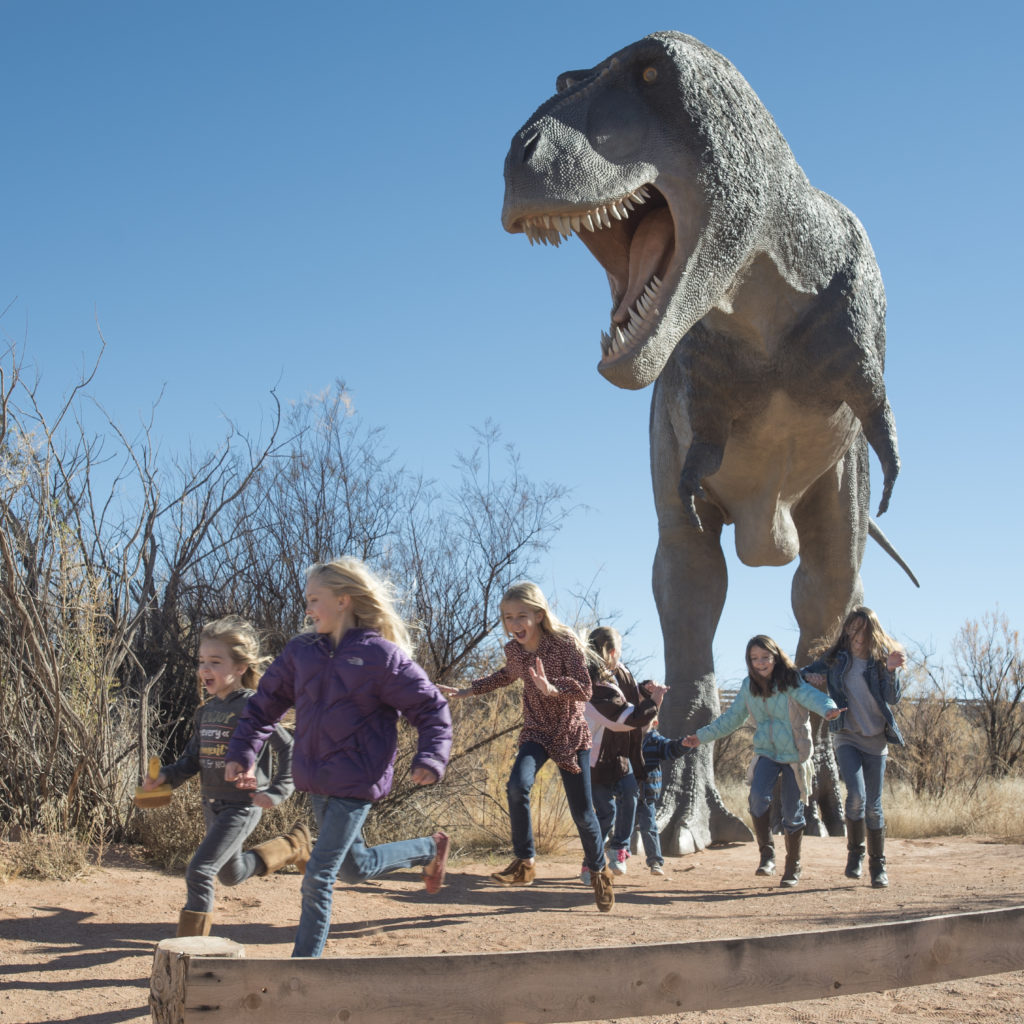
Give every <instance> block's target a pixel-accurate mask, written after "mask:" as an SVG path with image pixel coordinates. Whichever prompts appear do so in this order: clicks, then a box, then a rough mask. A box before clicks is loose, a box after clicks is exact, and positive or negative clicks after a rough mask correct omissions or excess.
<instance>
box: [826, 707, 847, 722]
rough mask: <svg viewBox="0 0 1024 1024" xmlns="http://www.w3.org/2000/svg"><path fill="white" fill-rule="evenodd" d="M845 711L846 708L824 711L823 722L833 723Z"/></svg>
mask: <svg viewBox="0 0 1024 1024" xmlns="http://www.w3.org/2000/svg"><path fill="white" fill-rule="evenodd" d="M845 710H846V708H833V709H832V710H831V711H826V712H825V721H826V722H834V721H835V720H836V719H837V718H838V717H839V716H840V715H841V714H842V713H843V712H844V711H845Z"/></svg>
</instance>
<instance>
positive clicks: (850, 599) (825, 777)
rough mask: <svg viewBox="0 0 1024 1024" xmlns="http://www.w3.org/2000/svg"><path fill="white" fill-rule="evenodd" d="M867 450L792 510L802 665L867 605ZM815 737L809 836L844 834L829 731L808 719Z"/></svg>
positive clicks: (861, 446)
mask: <svg viewBox="0 0 1024 1024" xmlns="http://www.w3.org/2000/svg"><path fill="white" fill-rule="evenodd" d="M868 472H869V469H868V449H867V444H866V443H865V440H864V437H863V435H858V437H857V440H856V441H854V443H853V444H852V445H851V446H850V450H849V451H848V452H847V453H846V455H845V456H844V457H843V461H842V462H841V463H839V464H838V465H837V466H836V467H835V468H834V469H833V470H831V471H829V472H828V473H826V474H825V475H824V476H823V477H822V478H821V479H820V480H819V481H818V482H817V483H816V484H815V485H814V487H813V488H812V489H811V490H810V491H809V492H808V493H807V495H805V497H804V498H803V500H802V501H801V502H800V506H799V508H797V509H796V510H794V514H793V521H794V523H795V524H796V527H797V531H798V533H799V536H800V565H799V567H798V568H797V571H796V574H795V575H794V577H793V592H792V597H793V614H794V615H795V616H796V621H797V624H798V625H799V626H800V641H799V644H798V646H797V652H796V655H797V664H798V665H806V664H807V662H808V661H809V660H810V658H809V656H808V655H809V651H810V647H811V645H812V644H813V643H814V642H815V641H816V640H817V639H819V638H821V637H823V636H825V635H826V634H827V633H828V632H829V630H831V629H832V627H833V626H834V625H835V624H836V622H837V620H841V619H842V618H844V617H845V615H846V613H847V612H848V611H849V610H850V609H851V608H852V607H853V606H854V605H856V604H859V603H860V602H861V600H862V599H863V587H862V585H861V579H860V566H861V561H862V560H863V558H864V546H865V544H866V542H867V536H868V522H869V514H868V512H869V500H870V494H869V475H868ZM811 727H812V731H813V733H814V737H815V739H814V771H815V778H814V791H813V793H812V798H811V801H810V803H809V805H808V813H807V834H808V835H822V834H828V835H832V836H841V835H843V833H844V827H843V817H844V815H843V807H842V801H841V798H840V790H839V772H838V769H837V767H836V762H835V757H834V755H833V753H832V744H831V742H830V740H829V737H828V729H827V727H826V725H825V723H824V722H823V721H822V719H820V718H819V717H818V716H816V715H812V716H811Z"/></svg>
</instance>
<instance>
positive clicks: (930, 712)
mask: <svg viewBox="0 0 1024 1024" xmlns="http://www.w3.org/2000/svg"><path fill="white" fill-rule="evenodd" d="M895 713H896V718H897V721H898V722H899V726H900V731H901V732H902V733H903V738H904V740H905V742H906V745H905V746H904V747H890V748H889V753H890V757H889V761H888V765H887V771H888V772H889V773H890V775H891V777H892V779H894V780H900V781H902V782H905V783H906V784H907V785H908V786H909V787H910V788H911V789H912V790H913V792H914V793H915V794H917V795H918V796H941V795H942V794H943V793H946V792H947V791H949V790H951V789H957V788H962V787H963V786H964V785H967V784H970V783H972V782H973V781H974V780H975V779H977V778H978V776H979V774H981V772H982V771H984V767H985V764H984V735H983V734H982V733H981V731H980V730H978V729H977V728H975V727H974V726H972V725H971V723H970V722H969V721H968V719H967V717H966V716H965V715H964V713H963V708H962V707H961V706H960V705H959V704H958V703H957V701H956V700H954V699H953V698H952V697H949V696H947V695H946V694H945V693H942V692H939V691H935V692H929V693H925V694H923V695H919V696H917V695H911V696H909V697H905V698H904V699H903V700H902V701H901V702H900V703H899V704H898V705H896V708H895Z"/></svg>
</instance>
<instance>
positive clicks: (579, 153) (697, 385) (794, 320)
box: [502, 32, 916, 855]
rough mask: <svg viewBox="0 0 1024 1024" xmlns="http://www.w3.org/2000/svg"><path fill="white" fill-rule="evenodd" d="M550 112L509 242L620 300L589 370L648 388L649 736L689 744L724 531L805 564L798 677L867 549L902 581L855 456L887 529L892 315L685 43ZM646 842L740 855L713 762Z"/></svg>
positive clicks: (743, 546) (694, 756) (728, 87)
mask: <svg viewBox="0 0 1024 1024" xmlns="http://www.w3.org/2000/svg"><path fill="white" fill-rule="evenodd" d="M556 89H557V91H556V94H555V96H553V97H552V98H551V99H549V100H548V101H547V102H546V103H544V104H543V105H542V106H541V107H540V108H539V109H538V110H537V111H536V113H535V114H534V115H533V116H532V117H531V118H530V119H529V120H528V121H527V122H526V124H525V126H524V127H523V128H521V129H520V130H519V132H518V133H517V134H516V136H515V138H514V139H513V141H512V145H511V148H510V150H509V153H508V156H507V157H506V160H505V203H504V209H503V212H502V223H503V225H504V227H505V229H506V230H507V231H510V232H514V233H515V232H522V233H524V234H525V235H526V236H527V237H528V238H529V240H530V241H531V243H534V242H540V243H544V244H552V245H558V244H559V243H560V242H561V241H563V240H564V239H566V238H568V237H570V236H571V235H573V234H575V235H578V236H579V238H580V239H581V240H582V241H583V243H584V244H585V245H586V246H587V248H588V249H589V250H590V251H591V253H592V254H593V255H594V256H595V257H596V259H597V261H598V262H599V263H600V264H601V266H602V267H603V268H604V270H605V272H606V273H607V275H608V281H609V284H610V286H611V293H612V310H611V321H610V325H609V327H608V330H606V331H602V334H601V359H600V362H599V363H598V367H597V368H598V371H599V372H600V373H601V374H602V375H603V376H604V377H606V378H607V379H608V380H609V381H611V383H612V384H614V385H616V386H617V387H621V388H630V389H637V388H644V387H647V386H648V385H649V384H653V385H654V390H653V396H652V403H651V421H650V437H651V474H652V478H653V484H654V499H655V506H656V509H657V514H658V548H657V553H656V555H655V559H654V571H653V585H654V595H655V600H656V602H657V606H658V613H659V617H660V620H661V628H662V634H663V637H664V644H665V674H666V682H667V683H669V684H670V686H671V687H672V688H671V690H670V691H669V696H668V698H666V703H665V706H664V707H663V709H662V715H661V718H662V722H663V728H664V731H666V732H667V733H668V734H670V735H684V734H686V733H690V732H693V731H694V730H695V729H696V728H697V727H698V726H701V725H703V724H705V723H706V722H708V721H710V720H711V718H712V717H714V715H715V714H716V713H717V710H718V707H719V704H718V694H717V689H716V686H715V675H714V663H713V657H712V643H713V639H714V635H715V630H716V628H717V626H718V620H719V617H720V615H721V612H722V607H723V604H724V601H725V593H726V565H725V559H724V557H723V553H722V547H721V534H722V527H723V526H725V525H727V524H733V525H734V527H735V543H736V551H737V554H738V556H739V558H740V559H741V561H743V562H744V563H745V564H747V565H785V564H787V563H789V562H791V561H792V560H793V559H794V558H796V557H797V556H798V555H799V559H800V560H799V566H798V568H797V570H796V573H795V576H794V579H793V588H792V603H793V611H794V614H795V616H796V620H797V623H798V624H799V627H800V640H799V646H798V648H797V658H798V660H799V661H800V662H801V663H804V659H805V658H806V656H807V653H808V648H809V646H810V644H811V643H812V641H813V640H814V639H816V638H818V637H820V636H822V635H824V634H825V633H826V631H827V630H828V629H829V628H830V627H831V626H832V625H833V624H834V623H835V621H836V620H837V619H838V618H840V617H842V616H843V615H845V613H846V612H847V611H848V610H849V609H850V608H851V607H852V606H853V605H854V604H857V603H859V602H860V601H861V599H862V586H861V580H860V566H861V561H862V558H863V555H864V547H865V543H866V539H867V537H868V536H872V537H873V538H874V539H875V540H877V541H878V542H879V543H880V544H881V545H882V546H883V547H884V548H885V550H886V551H888V552H889V554H890V555H892V556H893V557H894V558H896V560H897V561H899V562H900V564H901V565H902V566H903V568H904V569H905V570H906V571H907V572H908V574H909V573H910V570H909V569H908V568H907V566H906V565H905V564H904V563H903V562H902V560H901V559H900V558H899V556H898V555H897V554H896V552H895V551H894V550H893V548H892V546H891V545H890V544H889V543H888V541H887V540H886V538H885V537H884V535H883V534H882V533H881V531H880V530H879V529H878V527H877V525H876V524H875V523H874V522H873V520H872V519H871V518H870V515H869V508H868V501H869V465H868V445H870V446H871V448H872V449H874V451H875V453H876V454H877V456H878V458H879V460H880V462H881V466H882V473H883V483H882V497H881V502H880V504H879V507H878V514H879V515H881V513H882V512H884V511H885V509H886V507H887V505H888V504H889V498H890V494H891V492H892V488H893V483H894V482H895V480H896V475H897V473H898V472H899V465H900V462H899V455H898V453H897V447H896V429H895V424H894V420H893V415H892V410H891V409H890V407H889V402H888V400H887V398H886V393H885V383H884V380H883V368H884V357H885V293H884V290H883V287H882V279H881V276H880V274H879V270H878V266H877V264H876V262H875V256H874V253H873V251H872V249H871V245H870V243H869V242H868V239H867V235H866V234H865V232H864V229H863V227H862V226H861V224H860V222H859V221H858V220H857V218H856V217H855V216H854V215H853V214H852V213H851V212H850V211H849V210H847V209H846V208H845V207H844V206H842V205H841V204H840V203H838V202H837V201H836V200H835V199H833V198H832V197H830V196H828V195H825V194H824V193H823V192H819V191H818V190H817V189H815V188H813V187H812V186H811V185H810V183H809V182H808V180H807V178H806V176H805V175H804V173H803V171H802V170H801V169H800V167H799V165H798V164H797V162H796V160H795V159H794V157H793V154H792V152H791V151H790V148H789V146H788V145H787V143H786V141H785V139H784V138H783V137H782V134H781V133H780V131H779V129H778V128H777V127H776V125H775V122H774V121H773V120H772V117H771V115H770V114H769V113H768V111H767V110H766V109H765V108H764V106H763V105H762V103H761V101H760V100H759V99H758V98H757V96H756V95H755V93H754V91H753V90H752V89H751V87H750V86H749V85H748V84H747V82H746V80H745V79H744V78H743V77H742V76H741V75H740V74H739V72H738V71H737V70H736V69H735V68H734V67H733V65H732V64H730V63H729V61H727V60H726V59H725V58H724V57H722V56H721V55H720V54H718V53H716V52H715V51H714V50H711V49H709V48H708V47H706V46H704V45H703V44H702V43H700V42H699V41H698V40H696V39H694V38H693V37H691V36H686V35H682V34H680V33H676V32H658V33H655V34H653V35H650V36H647V37H646V38H644V39H641V40H640V41H639V42H636V43H634V44H632V45H631V46H627V47H626V48H625V49H622V50H620V51H619V52H618V53H616V54H614V55H613V56H611V57H609V58H608V59H607V60H605V61H603V62H602V63H600V64H598V65H597V66H596V67H594V68H591V69H590V70H587V71H569V72H566V73H564V74H562V75H560V76H559V77H558V80H557V85H556ZM912 578H913V577H912ZM915 583H916V580H915ZM757 629H758V625H757V623H751V634H753V633H755V632H757ZM818 725H819V727H820V722H819V723H818ZM817 746H818V751H819V753H818V755H817V757H818V763H817V765H816V767H817V769H818V771H817V786H816V796H817V797H818V801H817V803H818V805H819V809H820V810H821V813H822V818H823V820H824V823H825V826H826V827H827V829H828V831H829V832H830V833H831V834H838V835H841V834H842V833H843V823H842V810H841V807H840V806H839V800H838V779H837V773H836V770H835V762H834V760H833V759H832V754H831V749H830V748H829V745H828V744H821V743H819V744H818V745H817ZM816 823H819V824H820V822H816ZM813 824H815V823H812V820H811V819H810V818H809V829H808V831H809V832H812V833H813V832H815V831H818V829H817V828H815V827H813ZM659 826H660V828H661V832H662V836H663V840H664V844H665V849H666V851H667V852H669V853H673V854H677V855H678V854H682V853H687V852H692V851H694V850H697V849H701V848H702V847H704V846H706V845H707V844H708V843H711V842H728V841H736V840H745V839H749V838H750V832H749V830H748V829H747V827H746V825H744V824H743V823H742V822H741V821H740V820H739V819H738V818H736V817H735V816H734V815H732V814H731V813H730V812H729V811H728V810H727V809H726V808H725V807H724V805H723V804H722V801H721V799H720V797H719V795H718V792H717V789H716V787H715V783H714V772H713V766H712V763H711V756H710V752H709V751H708V750H707V749H706V748H704V747H700V748H698V749H697V750H696V751H692V752H691V753H690V754H688V755H687V757H686V758H685V760H680V761H677V762H674V765H673V769H672V771H671V773H670V776H669V778H668V779H667V781H666V785H665V789H664V795H663V799H662V805H661V808H660V810H659Z"/></svg>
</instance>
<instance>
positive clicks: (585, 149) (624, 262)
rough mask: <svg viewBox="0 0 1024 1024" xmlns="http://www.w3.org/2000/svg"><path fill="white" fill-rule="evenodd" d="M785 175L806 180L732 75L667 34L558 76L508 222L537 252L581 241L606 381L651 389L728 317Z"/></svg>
mask: <svg viewBox="0 0 1024 1024" xmlns="http://www.w3.org/2000/svg"><path fill="white" fill-rule="evenodd" d="M780 171H781V172H783V173H798V174H799V173H801V172H800V171H799V168H798V167H797V166H796V164H795V161H793V159H792V155H791V154H790V152H789V148H788V146H787V145H786V143H785V141H784V140H783V138H782V136H781V134H780V133H779V131H778V129H777V128H776V126H775V123H774V121H772V118H771V116H770V115H769V114H768V112H767V111H766V110H765V108H764V107H763V105H762V104H761V102H760V101H759V100H758V99H757V97H756V95H755V94H754V92H753V90H752V89H751V88H750V86H749V85H748V84H747V82H746V81H745V80H744V79H743V77H742V76H741V75H740V74H739V72H738V71H736V69H735V68H734V67H733V66H732V64H730V63H729V62H728V61H727V60H726V59H725V58H724V57H722V56H721V55H720V54H718V53H715V51H713V50H710V49H708V48H707V47H706V46H704V45H703V44H701V43H699V42H698V41H697V40H696V39H693V38H692V37H690V36H685V35H681V34H679V33H673V32H664V33H657V34H655V35H652V36H648V37H646V38H645V39H642V40H640V41H639V42H637V43H634V44H633V45H631V46H628V47H626V48H625V49H623V50H620V51H619V52H618V53H616V54H614V55H612V56H611V57H609V58H608V59H607V60H605V61H603V62H602V63H601V64H598V65H597V66H596V67H594V68H591V69H590V70H587V71H573V72H566V73H565V74H562V75H560V76H559V78H558V82H557V92H556V95H555V96H553V97H552V98H551V99H550V100H548V101H547V102H546V103H545V104H544V105H543V106H541V107H540V108H539V109H538V110H537V111H536V113H535V114H534V115H533V116H532V117H531V118H530V119H529V121H527V123H526V124H525V125H524V127H523V128H522V129H520V131H519V132H518V133H517V134H516V136H515V138H514V139H513V142H512V146H511V148H510V150H509V153H508V156H507V157H506V160H505V205H504V209H503V211H502V223H503V225H504V227H505V229H506V230H507V231H510V232H514V233H515V232H522V233H524V234H525V235H526V236H527V237H528V238H529V239H530V241H531V243H532V242H541V243H543V244H552V245H558V244H560V243H561V241H562V240H563V239H565V238H568V237H569V236H570V235H571V234H577V235H579V237H580V238H581V240H582V241H583V243H584V244H585V245H586V246H587V248H588V249H589V250H590V251H591V252H592V253H593V255H594V256H595V257H596V259H597V260H598V262H599V263H600V264H601V266H602V267H603V268H604V270H605V272H606V273H607V275H608V282H609V285H610V287H611V293H612V311H611V319H610V324H609V327H608V329H607V330H605V331H602V332H601V361H600V363H599V364H598V370H599V371H600V372H601V373H602V374H603V375H604V376H605V377H606V378H607V379H608V380H610V381H611V382H612V383H613V384H616V385H617V386H619V387H623V388H632V389H635V388H643V387H646V386H647V385H648V384H650V383H652V382H653V381H654V380H655V378H656V377H657V376H658V374H660V373H661V370H662V369H663V367H664V366H665V363H666V361H667V360H668V358H669V356H670V355H671V354H672V351H673V349H674V348H675V347H676V345H678V343H679V341H680V339H681V338H682V337H683V335H685V334H686V332H687V331H688V330H689V329H690V328H691V327H692V326H693V325H694V324H695V323H696V322H697V321H698V320H700V319H701V318H702V317H703V316H705V315H706V314H707V313H708V312H709V311H710V310H711V308H712V307H714V306H716V305H718V306H720V307H721V308H722V309H723V310H724V311H726V312H729V309H730V306H729V293H730V290H731V289H732V288H734V287H735V285H736V281H737V278H738V277H739V275H740V274H741V271H742V270H743V268H744V266H745V265H746V264H747V263H749V261H750V259H751V254H752V252H753V250H754V248H755V244H756V241H757V239H758V237H759V235H760V233H761V229H762V226H763V224H764V222H765V219H766V217H768V216H769V215H770V211H769V210H768V209H767V205H768V202H769V199H768V196H770V195H772V194H777V192H778V190H779V186H778V183H776V184H775V187H774V189H769V188H767V185H768V181H769V178H771V177H772V176H773V175H777V174H778V173H780Z"/></svg>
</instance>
